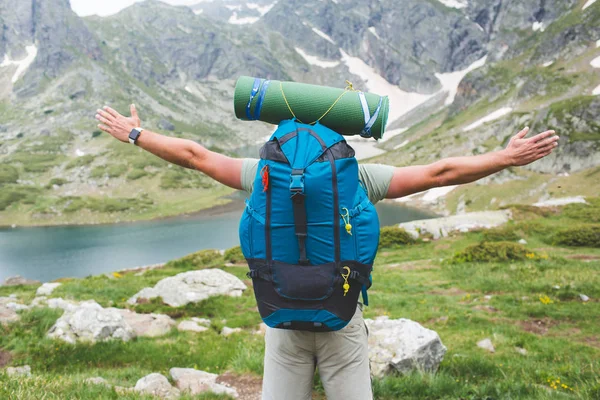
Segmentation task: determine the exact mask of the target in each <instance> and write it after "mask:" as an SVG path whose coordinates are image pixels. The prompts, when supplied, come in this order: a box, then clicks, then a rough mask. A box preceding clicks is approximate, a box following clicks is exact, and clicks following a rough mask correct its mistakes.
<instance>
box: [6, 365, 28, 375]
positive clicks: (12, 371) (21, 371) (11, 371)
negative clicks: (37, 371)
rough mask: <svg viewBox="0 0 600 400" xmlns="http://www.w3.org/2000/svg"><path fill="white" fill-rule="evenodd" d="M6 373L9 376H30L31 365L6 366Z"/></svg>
mask: <svg viewBox="0 0 600 400" xmlns="http://www.w3.org/2000/svg"><path fill="white" fill-rule="evenodd" d="M6 375H8V376H10V377H17V376H27V377H29V376H31V367H30V366H29V365H24V366H22V367H8V368H6Z"/></svg>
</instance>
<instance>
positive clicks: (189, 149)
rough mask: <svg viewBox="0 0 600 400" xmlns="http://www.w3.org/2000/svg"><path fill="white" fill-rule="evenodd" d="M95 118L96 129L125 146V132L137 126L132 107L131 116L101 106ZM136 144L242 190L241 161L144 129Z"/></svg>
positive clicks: (137, 121) (132, 107) (183, 140)
mask: <svg viewBox="0 0 600 400" xmlns="http://www.w3.org/2000/svg"><path fill="white" fill-rule="evenodd" d="M96 118H97V119H98V120H99V121H100V122H101V123H102V124H101V125H99V128H100V129H102V130H103V131H105V132H107V133H109V134H110V135H112V136H113V137H115V138H116V139H118V140H120V141H122V142H125V143H127V142H128V141H129V139H128V137H129V132H131V130H132V129H133V128H136V127H139V126H140V125H141V122H140V119H139V117H138V115H137V110H136V109H135V106H134V105H132V106H131V117H125V116H123V115H121V114H119V113H118V112H117V111H115V110H113V109H112V108H110V107H104V109H102V110H98V114H97V115H96ZM136 144H137V145H138V146H139V147H141V148H143V149H144V150H146V151H148V152H150V153H152V154H154V155H156V156H158V157H160V158H162V159H163V160H166V161H169V162H171V163H173V164H177V165H180V166H182V167H185V168H190V169H196V170H198V171H200V172H203V173H205V174H206V175H208V176H210V177H211V178H213V179H215V180H216V181H218V182H220V183H222V184H224V185H227V186H229V187H232V188H234V189H238V190H241V189H242V182H241V173H242V162H243V161H242V159H239V158H232V157H228V156H225V155H223V154H219V153H215V152H214V151H210V150H208V149H206V148H205V147H203V146H202V145H200V144H198V143H196V142H193V141H191V140H187V139H179V138H174V137H169V136H163V135H160V134H158V133H155V132H151V131H148V130H144V131H143V132H142V134H141V135H140V137H139V138H138V140H137V142H136Z"/></svg>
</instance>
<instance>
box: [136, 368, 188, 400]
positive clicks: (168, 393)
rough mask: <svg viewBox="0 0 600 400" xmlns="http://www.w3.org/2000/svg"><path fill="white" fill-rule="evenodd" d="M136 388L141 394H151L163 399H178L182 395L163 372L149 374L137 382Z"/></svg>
mask: <svg viewBox="0 0 600 400" xmlns="http://www.w3.org/2000/svg"><path fill="white" fill-rule="evenodd" d="M134 390H135V391H136V392H138V393H141V394H149V395H152V396H156V397H160V398H161V399H176V398H178V397H179V396H180V392H179V390H178V389H176V388H174V387H173V386H171V384H170V383H169V380H168V379H167V378H166V377H165V376H164V375H161V374H157V373H153V374H150V375H147V376H145V377H143V378H141V379H140V380H138V381H137V383H136V384H135V387H134Z"/></svg>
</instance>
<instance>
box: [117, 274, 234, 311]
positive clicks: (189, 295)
mask: <svg viewBox="0 0 600 400" xmlns="http://www.w3.org/2000/svg"><path fill="white" fill-rule="evenodd" d="M244 290H246V285H245V284H244V283H243V282H242V281H241V280H240V279H238V278H237V277H236V276H234V275H232V274H229V273H227V272H225V271H223V270H220V269H203V270H199V271H189V272H184V273H181V274H178V275H175V276H172V277H169V278H165V279H163V280H161V281H159V282H158V283H157V284H156V286H154V287H153V288H144V289H142V290H141V291H140V292H138V293H137V294H136V295H134V296H133V297H131V298H130V299H129V300H128V301H127V302H128V303H129V304H136V303H137V301H138V299H153V298H156V297H161V298H162V299H163V302H164V303H165V304H168V305H170V306H172V307H181V306H184V305H186V304H188V303H197V302H199V301H202V300H205V299H207V298H209V297H212V296H218V295H226V296H234V297H237V296H241V295H242V292H243V291H244Z"/></svg>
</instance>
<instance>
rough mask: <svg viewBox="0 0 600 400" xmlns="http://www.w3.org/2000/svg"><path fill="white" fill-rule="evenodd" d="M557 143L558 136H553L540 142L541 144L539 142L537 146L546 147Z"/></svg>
mask: <svg viewBox="0 0 600 400" xmlns="http://www.w3.org/2000/svg"><path fill="white" fill-rule="evenodd" d="M557 142H558V136H552V137H551V138H548V139H544V140H540V141H539V142H537V144H536V146H537V147H546V146H550V145H553V144H555V143H557Z"/></svg>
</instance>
